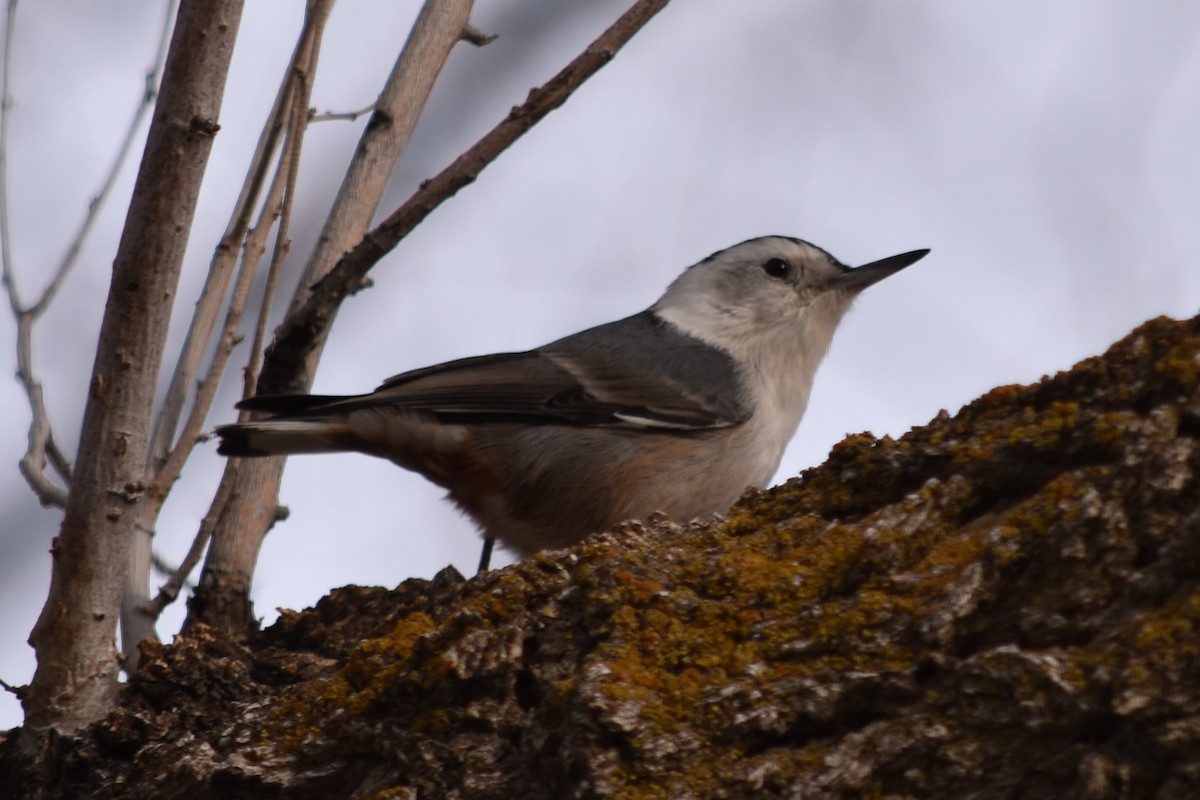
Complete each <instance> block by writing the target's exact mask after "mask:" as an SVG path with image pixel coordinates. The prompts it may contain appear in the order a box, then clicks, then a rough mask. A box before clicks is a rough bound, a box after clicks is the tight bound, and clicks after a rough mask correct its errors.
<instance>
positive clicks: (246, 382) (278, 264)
mask: <svg viewBox="0 0 1200 800" xmlns="http://www.w3.org/2000/svg"><path fill="white" fill-rule="evenodd" d="M310 66H311V67H312V68H314V69H315V66H316V54H315V53H314V54H313V64H312V65H310ZM312 74H313V73H312V71H311V70H310V71H308V72H306V73H304V74H303V75H302V76H301V77H300V78H299V80H303V81H305V88H304V91H302V92H297V93H296V100H295V102H294V103H293V111H292V119H291V129H290V130H289V131H288V139H287V146H286V147H285V148H284V154H283V157H282V158H281V161H282V162H283V164H285V165H286V169H285V174H286V175H287V191H286V192H285V193H284V195H283V208H282V209H281V210H280V215H279V228H278V230H277V232H276V234H275V250H274V252H273V253H272V256H271V265H270V267H268V269H267V282H266V286H265V287H264V288H263V301H262V305H261V306H260V307H259V313H258V319H257V320H256V321H255V325H254V340H253V342H252V343H251V345H250V358H249V361H248V362H247V364H246V370H245V373H244V375H243V379H242V396H243V397H246V396H248V394H249V393H250V391H251V390H252V389H253V387H254V385H255V384H256V383H258V373H259V371H260V370H261V369H262V357H261V353H262V351H263V342H265V341H266V338H267V326H268V324H269V321H270V314H271V301H272V300H273V299H274V297H275V293H276V292H277V291H278V289H279V279H280V277H281V276H282V275H283V264H284V259H285V258H286V256H287V253H288V251H289V250H290V249H291V240H290V239H289V238H288V233H289V228H290V225H291V219H292V205H293V203H294V201H295V198H296V178H297V176H298V175H299V174H300V146H301V144H302V143H303V141H304V131H305V127H306V115H305V114H304V112H305V111H307V109H308V98H309V96H310V89H311V87H312V81H311V76H312Z"/></svg>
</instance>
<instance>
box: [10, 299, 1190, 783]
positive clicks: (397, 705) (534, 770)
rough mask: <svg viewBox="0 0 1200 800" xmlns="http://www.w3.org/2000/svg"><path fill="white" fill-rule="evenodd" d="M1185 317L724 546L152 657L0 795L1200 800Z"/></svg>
mask: <svg viewBox="0 0 1200 800" xmlns="http://www.w3.org/2000/svg"><path fill="white" fill-rule="evenodd" d="M1198 472H1200V318H1197V319H1195V320H1191V321H1188V322H1174V321H1171V320H1166V319H1159V320H1154V321H1151V322H1149V323H1147V324H1145V325H1143V326H1142V327H1141V328H1139V329H1137V330H1136V331H1134V332H1133V333H1132V334H1130V335H1129V336H1128V337H1127V338H1125V339H1124V340H1123V341H1121V342H1119V343H1118V344H1116V345H1114V346H1113V348H1112V349H1111V350H1110V351H1109V352H1108V353H1107V354H1105V355H1104V356H1102V357H1098V358H1093V359H1089V360H1087V361H1084V362H1082V363H1081V364H1079V365H1078V366H1076V367H1075V368H1074V369H1072V370H1071V371H1070V372H1066V373H1062V374H1059V375H1058V376H1056V377H1054V378H1049V379H1046V380H1043V381H1042V382H1041V383H1039V384H1037V385H1034V386H1029V387H1016V386H1013V387H1001V388H998V389H996V390H994V391H992V392H990V393H989V394H987V395H986V396H984V397H982V398H980V399H979V400H977V401H976V402H974V403H972V404H971V405H969V406H967V407H966V408H964V409H963V410H962V411H961V412H960V413H959V414H957V415H956V416H954V417H950V416H949V415H947V414H942V415H940V416H939V417H938V418H937V419H935V420H934V421H933V422H932V423H930V424H929V425H928V426H926V427H923V428H919V429H915V430H913V431H912V432H910V433H909V434H907V435H905V436H904V437H902V438H901V439H899V440H895V441H893V440H891V439H887V438H885V439H882V440H876V439H874V438H872V437H870V436H866V435H860V436H852V437H850V438H848V439H847V440H845V441H844V442H842V443H841V444H839V445H838V446H837V447H836V448H835V449H834V450H833V452H832V454H831V456H830V459H829V461H828V462H827V463H826V464H824V465H823V466H821V467H819V468H816V469H812V470H809V471H807V472H805V473H804V474H803V475H801V476H800V477H798V478H796V479H794V480H791V481H789V482H788V483H787V484H785V485H783V486H780V487H777V488H775V489H773V490H771V491H768V492H764V493H760V494H755V495H752V496H748V497H746V498H745V499H744V500H743V501H742V502H741V503H740V504H739V505H738V506H736V507H735V508H734V509H733V510H732V511H731V513H730V515H729V517H728V519H727V520H724V521H721V522H718V523H715V524H711V525H707V526H701V525H696V524H694V525H690V526H684V527H680V526H678V525H675V524H672V523H670V522H668V521H666V520H653V519H652V520H649V521H647V522H644V523H637V524H629V525H627V526H625V527H624V528H623V529H622V530H619V531H616V532H613V533H608V534H604V535H600V536H596V537H594V538H592V539H591V540H589V541H588V542H586V543H585V544H583V545H581V546H579V547H577V548H574V549H572V550H568V551H562V552H556V553H546V554H543V555H540V556H537V557H535V558H532V559H529V560H527V561H526V562H524V563H521V564H518V565H515V566H512V567H509V568H506V569H503V570H499V571H495V572H492V573H488V574H486V575H484V576H482V577H479V578H477V579H474V580H471V581H464V580H462V579H461V578H460V577H458V576H457V575H456V574H454V573H452V572H450V571H447V572H444V573H442V574H441V575H439V576H438V577H437V578H436V579H435V580H433V581H432V582H426V581H417V580H413V581H407V582H406V583H404V584H402V585H401V586H400V587H399V588H398V589H396V590H395V591H386V590H383V589H370V588H356V587H347V588H344V589H339V590H336V591H334V592H332V593H331V594H330V595H329V596H328V597H326V598H325V599H324V600H322V601H321V603H320V604H318V606H317V607H316V608H315V609H312V610H309V611H305V612H303V613H295V612H289V613H286V614H285V615H284V616H283V617H282V618H281V619H280V621H279V622H278V623H277V624H276V625H274V626H273V627H271V628H269V629H267V630H266V631H263V632H262V633H261V634H259V635H257V636H256V637H255V638H254V639H253V640H252V641H249V642H246V643H233V642H228V641H221V640H218V639H216V638H215V637H213V636H212V635H210V634H208V633H206V632H205V631H203V630H201V631H198V632H197V633H196V634H195V635H194V636H191V637H189V638H186V639H181V640H179V641H177V642H176V643H175V644H173V645H171V646H161V645H154V646H147V647H146V648H145V649H144V659H143V665H142V667H141V669H140V671H139V673H138V674H137V676H136V677H135V679H134V680H133V681H132V682H131V683H130V684H129V685H128V686H127V687H126V689H125V690H124V692H123V695H122V705H121V707H120V709H119V710H117V711H116V712H115V713H113V714H112V715H111V717H109V718H108V719H107V720H106V721H105V722H103V723H102V724H100V725H98V726H97V727H96V728H95V729H94V730H93V731H91V732H90V734H89V735H87V736H85V737H82V738H80V739H60V738H53V739H50V740H48V741H44V742H43V743H42V745H41V749H40V750H39V751H37V752H34V753H32V754H31V753H29V752H28V748H22V747H21V746H19V745H18V738H19V737H18V736H17V735H16V732H12V733H10V734H8V735H7V737H5V739H4V740H3V742H0V797H5V798H7V797H14V798H15V797H22V798H25V797H27V798H47V799H49V798H64V799H65V798H71V799H72V800H83V799H86V798H135V797H136V798H144V797H161V798H174V797H179V798H201V799H202V798H335V797H362V798H598V797H622V798H643V797H645V798H740V797H790V798H858V797H877V798H934V797H936V798H979V799H986V798H1080V799H1081V800H1082V799H1083V798H1097V799H1098V798H1159V799H1161V800H1168V798H1180V799H1181V800H1182V799H1183V798H1196V797H1200V479H1198V477H1197V475H1198Z"/></svg>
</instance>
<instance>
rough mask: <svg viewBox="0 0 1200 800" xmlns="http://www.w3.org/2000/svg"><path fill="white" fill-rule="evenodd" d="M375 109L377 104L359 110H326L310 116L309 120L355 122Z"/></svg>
mask: <svg viewBox="0 0 1200 800" xmlns="http://www.w3.org/2000/svg"><path fill="white" fill-rule="evenodd" d="M374 110H375V104H374V103H371V105H369V106H366V107H364V108H360V109H359V110H358V111H326V112H324V113H322V114H313V115H312V117H310V118H309V120H308V121H309V122H335V121H339V122H354V121H355V120H356V119H358V118H359V117H361V116H362V115H363V114H370V113H371V112H372V111H374Z"/></svg>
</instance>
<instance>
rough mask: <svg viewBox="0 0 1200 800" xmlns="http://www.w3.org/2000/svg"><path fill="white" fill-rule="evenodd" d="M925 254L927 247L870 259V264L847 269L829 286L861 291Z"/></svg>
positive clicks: (926, 253) (927, 252) (927, 253)
mask: <svg viewBox="0 0 1200 800" xmlns="http://www.w3.org/2000/svg"><path fill="white" fill-rule="evenodd" d="M927 255H929V250H927V249H926V250H913V251H911V252H908V253H901V254H900V255H898V256H889V257H888V258H883V259H880V260H879V261H872V262H871V263H870V264H864V265H863V266H861V267H857V268H855V269H848V270H846V271H845V272H843V273H842V274H841V275H839V276H837V277H836V278H834V279H833V283H832V285H831V288H834V289H853V290H855V291H862V290H863V289H865V288H867V287H868V286H870V285H871V284H874V283H879V281H881V280H883V279H884V278H886V277H888V276H889V275H895V274H896V273H897V272H899V271H900V270H902V269H904V268H905V267H907V266H908V265H909V264H915V263H917V262H918V261H920V260H921V259H922V258H924V257H925V256H927Z"/></svg>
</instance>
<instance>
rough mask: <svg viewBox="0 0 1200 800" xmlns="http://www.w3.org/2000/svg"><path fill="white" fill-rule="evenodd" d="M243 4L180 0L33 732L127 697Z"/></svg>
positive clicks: (65, 544)
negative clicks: (166, 385)
mask: <svg viewBox="0 0 1200 800" xmlns="http://www.w3.org/2000/svg"><path fill="white" fill-rule="evenodd" d="M241 11H242V2H241V0H204V1H203V2H195V1H193V2H185V3H183V5H182V7H181V8H180V11H179V17H178V20H177V22H176V25H175V32H174V35H173V37H172V41H171V50H170V55H169V56H168V58H167V63H166V67H165V70H164V73H163V83H162V90H161V94H160V96H159V101H158V104H157V107H156V109H155V115H154V120H153V122H152V123H151V127H150V133H149V137H148V139H147V142H146V151H145V153H144V156H143V159H142V163H141V168H140V170H139V172H138V177H137V182H136V184H135V186H134V191H133V198H132V200H131V202H130V208H129V215H128V217H127V219H126V222H125V229H124V232H123V233H122V236H121V242H120V245H119V247H118V249H117V256H116V259H115V260H114V262H113V276H112V282H111V284H110V287H109V295H108V303H107V306H106V308H105V312H104V319H103V322H102V324H101V329H100V339H99V344H98V347H97V351H96V361H95V364H94V366H93V369H92V380H91V384H90V394H89V397H88V402H87V407H86V410H85V412H84V421H83V430H82V432H81V434H80V445H79V454H78V458H77V463H76V467H75V475H74V481H73V485H72V488H71V493H70V497H69V499H68V502H67V508H66V513H65V516H64V519H63V523H62V527H61V529H60V531H59V535H58V537H57V538H56V539H55V542H54V546H53V548H52V550H51V553H52V555H53V573H52V577H51V584H50V593H49V596H48V598H47V600H46V605H45V607H44V608H43V609H42V613H41V616H40V617H39V619H38V622H37V625H36V626H35V627H34V629H33V632H32V633H31V634H30V643H31V644H33V646H34V648H35V650H36V651H37V658H38V667H37V671H36V672H35V674H34V677H33V682H32V684H31V685H30V687H29V689H28V692H27V693H26V695H25V697H24V698H23V699H24V706H25V713H26V723H27V726H28V727H29V728H30V729H33V730H42V729H46V728H50V727H53V728H56V729H58V730H59V731H60V732H65V733H70V732H74V731H76V730H78V729H79V728H81V727H83V726H85V725H87V724H88V723H90V722H93V721H95V720H97V719H99V718H100V717H102V716H103V715H104V714H106V713H107V712H108V711H109V710H110V709H111V707H112V703H113V699H114V697H115V693H116V689H117V681H116V678H117V670H118V667H119V662H118V657H117V652H116V647H115V643H114V642H115V634H116V625H117V619H118V610H119V607H120V603H121V596H122V593H123V591H124V588H125V576H126V574H127V570H128V560H129V553H130V545H131V541H132V537H133V535H134V532H135V531H136V530H138V528H139V526H140V525H144V524H145V522H146V520H145V519H144V518H145V516H146V514H145V509H146V507H147V505H148V504H147V502H146V498H145V497H144V488H145V481H146V479H147V467H148V465H147V459H148V445H149V430H150V421H151V419H152V414H153V405H154V396H155V390H156V387H157V382H158V371H159V366H160V363H161V360H162V352H163V347H164V344H165V341H166V336H167V327H168V323H169V321H170V312H171V305H172V302H173V300H174V297H175V290H176V285H177V282H178V278H179V273H180V270H181V267H182V264H183V256H184V251H185V249H186V247H187V240H188V233H189V232H190V230H191V224H192V217H193V214H194V212H195V207H196V198H197V196H198V195H199V191H200V184H201V182H202V179H203V176H204V169H205V166H206V164H207V163H208V155H209V151H210V149H211V147H212V140H213V136H214V135H215V134H216V132H217V130H218V128H219V126H218V125H217V116H218V113H219V111H220V108H221V97H222V94H223V92H224V87H225V76H226V74H227V71H228V66H229V60H230V57H231V56H232V53H233V44H234V40H235V38H236V34H237V29H238V24H239V21H240V18H241Z"/></svg>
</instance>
